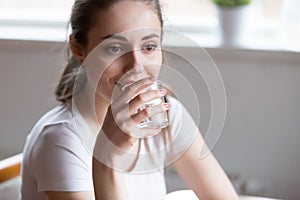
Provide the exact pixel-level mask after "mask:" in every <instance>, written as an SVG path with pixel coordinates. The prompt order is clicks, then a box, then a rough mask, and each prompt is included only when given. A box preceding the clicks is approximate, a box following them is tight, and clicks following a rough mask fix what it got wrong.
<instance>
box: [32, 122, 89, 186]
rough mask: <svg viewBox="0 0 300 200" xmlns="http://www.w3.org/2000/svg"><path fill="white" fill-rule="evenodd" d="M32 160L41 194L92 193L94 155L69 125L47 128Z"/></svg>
mask: <svg viewBox="0 0 300 200" xmlns="http://www.w3.org/2000/svg"><path fill="white" fill-rule="evenodd" d="M29 159H30V161H29V163H30V164H29V166H30V167H31V168H32V172H33V174H34V177H35V179H36V181H37V188H38V191H39V192H44V191H66V192H75V191H91V190H93V185H92V174H91V162H92V156H91V155H89V153H88V151H87V149H86V148H85V147H84V145H83V144H82V143H81V141H80V139H79V137H77V135H76V133H75V132H74V130H72V128H71V127H70V126H69V124H67V123H61V124H56V125H49V126H46V127H44V129H43V130H42V134H41V135H40V137H39V138H38V139H37V141H36V143H35V145H34V147H33V150H32V152H31V155H30V158H29Z"/></svg>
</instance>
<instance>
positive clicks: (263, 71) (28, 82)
mask: <svg viewBox="0 0 300 200" xmlns="http://www.w3.org/2000/svg"><path fill="white" fill-rule="evenodd" d="M181 50H183V51H185V52H187V53H188V54H189V55H191V57H192V59H194V60H195V61H197V62H200V61H198V58H199V55H198V54H197V51H196V49H193V48H185V49H181ZM208 52H209V54H210V55H211V56H212V58H213V59H214V61H215V62H216V64H217V65H218V67H219V70H220V72H221V74H222V76H223V79H224V83H225V87H226V92H227V101H228V102H227V104H228V108H227V118H226V122H225V127H224V130H223V132H222V135H221V138H220V139H219V141H218V143H217V145H216V147H215V148H214V150H213V152H214V153H215V155H216V157H217V159H218V160H219V161H220V163H221V164H222V166H223V167H224V169H225V170H226V171H227V172H228V173H229V174H230V175H232V177H233V178H235V182H234V183H235V185H236V187H237V188H238V189H240V190H241V191H245V192H246V193H252V194H255V193H257V194H261V195H266V196H273V197H280V198H286V199H297V198H298V197H299V196H300V190H299V186H300V173H299V169H300V146H299V145H298V143H299V142H300V123H299V120H300V90H299V85H300V54H299V53H288V52H263V51H246V50H240V51H238V50H222V49H208ZM64 57H65V55H64V44H62V43H47V42H22V41H0V60H1V64H0V92H1V104H0V122H1V124H0V158H4V157H8V156H10V155H12V154H15V153H18V152H20V151H21V150H22V147H23V144H24V140H25V137H26V134H27V133H28V132H29V131H30V129H31V127H32V126H33V124H34V122H35V121H36V120H37V119H38V117H39V116H41V115H42V114H43V113H44V112H45V111H46V110H48V109H49V108H51V107H52V106H54V105H55V104H56V102H55V98H54V95H53V92H54V88H55V85H56V83H57V81H58V78H59V75H60V73H61V71H62V68H63V66H64ZM201 95H202V94H200V96H201ZM203 95H204V94H203ZM202 107H203V108H204V109H203V110H204V113H205V112H207V110H206V109H205V105H202ZM202 117H203V115H202V116H201V119H202V120H203V122H202V123H203V127H204V128H203V129H204V130H205V127H207V123H208V120H209V117H206V116H204V117H203V118H202ZM169 174H171V175H172V174H173V172H172V171H171V172H169ZM175 179H176V177H174V176H171V177H170V178H169V180H173V182H172V183H171V185H169V189H170V190H172V189H174V188H180V187H181V186H180V185H181V184H179V183H178V184H177V185H174V183H175V182H176V181H177V179H176V180H175Z"/></svg>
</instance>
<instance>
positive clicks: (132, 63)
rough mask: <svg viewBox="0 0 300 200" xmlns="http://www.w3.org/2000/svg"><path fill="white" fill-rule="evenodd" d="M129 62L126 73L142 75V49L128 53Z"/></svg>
mask: <svg viewBox="0 0 300 200" xmlns="http://www.w3.org/2000/svg"><path fill="white" fill-rule="evenodd" d="M127 57H128V62H127V64H126V66H125V72H128V71H129V70H130V71H132V72H133V73H142V72H143V71H144V66H143V55H142V52H141V50H140V49H133V50H132V51H130V52H128V53H127Z"/></svg>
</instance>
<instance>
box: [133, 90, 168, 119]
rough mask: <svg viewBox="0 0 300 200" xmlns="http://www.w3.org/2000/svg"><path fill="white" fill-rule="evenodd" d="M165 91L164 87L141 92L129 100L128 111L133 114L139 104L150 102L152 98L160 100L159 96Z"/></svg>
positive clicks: (163, 94)
mask: <svg viewBox="0 0 300 200" xmlns="http://www.w3.org/2000/svg"><path fill="white" fill-rule="evenodd" d="M166 93H167V91H166V90H165V89H160V90H151V91H149V92H146V93H142V94H139V95H137V96H136V97H134V99H132V100H131V101H130V102H129V112H130V113H131V114H134V113H135V112H136V110H138V109H139V108H140V107H141V106H143V105H144V104H146V103H147V102H151V101H152V100H154V99H157V100H158V103H160V102H161V100H160V98H161V97H163V96H165V95H166Z"/></svg>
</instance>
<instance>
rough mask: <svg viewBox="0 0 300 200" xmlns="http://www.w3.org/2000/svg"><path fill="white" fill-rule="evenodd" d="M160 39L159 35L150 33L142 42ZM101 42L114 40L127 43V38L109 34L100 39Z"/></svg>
mask: <svg viewBox="0 0 300 200" xmlns="http://www.w3.org/2000/svg"><path fill="white" fill-rule="evenodd" d="M155 37H156V38H160V37H159V35H157V34H155V33H151V34H149V35H146V36H145V37H143V38H142V40H149V39H151V38H155ZM102 39H103V40H105V39H115V40H121V41H125V42H127V41H128V40H127V38H126V37H124V36H121V35H114V34H109V35H106V36H104V37H102Z"/></svg>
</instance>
